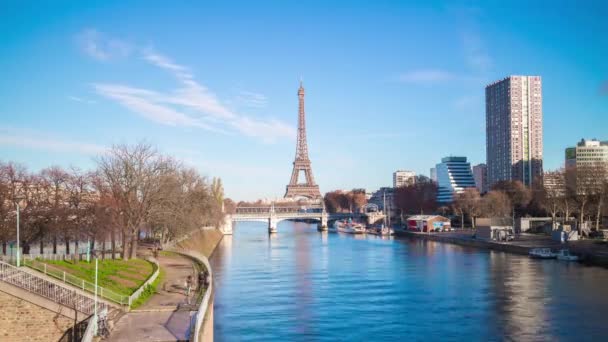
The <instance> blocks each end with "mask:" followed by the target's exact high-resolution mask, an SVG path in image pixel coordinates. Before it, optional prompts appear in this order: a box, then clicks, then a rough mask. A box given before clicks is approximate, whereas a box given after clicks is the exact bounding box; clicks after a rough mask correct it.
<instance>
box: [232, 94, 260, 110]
mask: <svg viewBox="0 0 608 342" xmlns="http://www.w3.org/2000/svg"><path fill="white" fill-rule="evenodd" d="M236 102H237V103H239V104H241V105H243V106H245V107H250V108H264V107H266V105H267V104H268V98H267V97H266V95H264V94H260V93H255V92H252V91H241V92H240V93H239V94H238V95H237V97H236Z"/></svg>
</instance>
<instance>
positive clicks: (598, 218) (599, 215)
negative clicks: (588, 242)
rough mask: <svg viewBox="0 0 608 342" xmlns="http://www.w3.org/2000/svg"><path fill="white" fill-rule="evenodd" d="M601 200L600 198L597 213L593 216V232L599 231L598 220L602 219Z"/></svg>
mask: <svg viewBox="0 0 608 342" xmlns="http://www.w3.org/2000/svg"><path fill="white" fill-rule="evenodd" d="M602 202H603V200H602V198H600V200H599V202H598V203H597V213H596V215H595V230H597V231H599V230H600V218H601V217H602V204H603V203H602Z"/></svg>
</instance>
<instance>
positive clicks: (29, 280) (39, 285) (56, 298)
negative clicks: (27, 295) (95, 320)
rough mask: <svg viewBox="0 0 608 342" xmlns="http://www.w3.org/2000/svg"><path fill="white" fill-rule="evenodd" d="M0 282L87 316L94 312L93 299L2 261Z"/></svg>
mask: <svg viewBox="0 0 608 342" xmlns="http://www.w3.org/2000/svg"><path fill="white" fill-rule="evenodd" d="M0 281H4V282H6V283H8V284H11V285H13V286H16V287H18V288H21V289H24V290H26V291H28V292H31V293H34V294H37V295H39V296H41V297H44V298H47V299H50V300H51V301H53V302H55V303H58V304H61V305H63V306H65V307H68V308H72V309H75V310H77V311H79V312H82V313H84V314H87V315H92V314H93V313H94V311H95V300H94V299H93V298H91V297H88V296H85V295H83V294H81V293H78V292H77V291H75V290H73V289H70V288H69V287H67V286H64V285H61V284H58V283H55V282H52V281H50V280H47V279H44V278H42V277H39V276H36V275H34V274H32V273H29V272H26V271H23V270H21V269H19V268H17V267H15V266H13V265H10V264H7V263H5V262H2V261H0ZM97 306H98V310H101V309H103V308H107V305H106V304H105V303H103V302H98V303H97Z"/></svg>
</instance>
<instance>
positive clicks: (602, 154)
mask: <svg viewBox="0 0 608 342" xmlns="http://www.w3.org/2000/svg"><path fill="white" fill-rule="evenodd" d="M598 163H599V164H605V165H608V141H599V140H596V139H590V140H585V139H581V141H579V142H578V143H577V144H576V146H575V147H568V148H567V149H566V163H565V165H566V167H576V166H593V165H597V164H598Z"/></svg>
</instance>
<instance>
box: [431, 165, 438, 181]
mask: <svg viewBox="0 0 608 342" xmlns="http://www.w3.org/2000/svg"><path fill="white" fill-rule="evenodd" d="M430 175H431V180H432V181H433V182H435V183H437V169H436V168H434V167H432V168H431V172H430Z"/></svg>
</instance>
